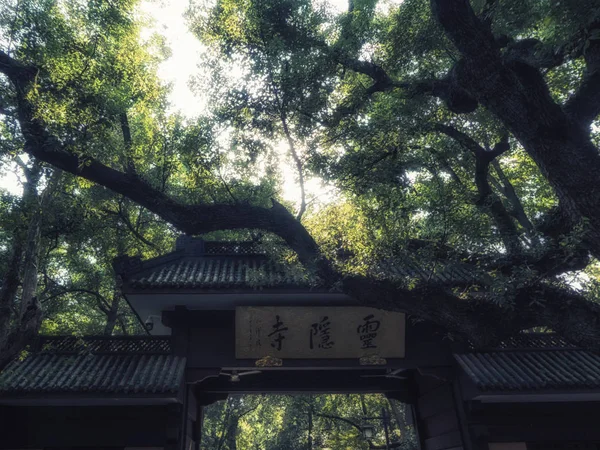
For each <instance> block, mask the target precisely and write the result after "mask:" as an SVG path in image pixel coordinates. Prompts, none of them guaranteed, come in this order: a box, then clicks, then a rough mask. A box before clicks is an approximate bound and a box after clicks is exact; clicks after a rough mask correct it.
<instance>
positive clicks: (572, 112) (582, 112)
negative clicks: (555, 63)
mask: <svg viewBox="0 0 600 450" xmlns="http://www.w3.org/2000/svg"><path fill="white" fill-rule="evenodd" d="M598 33H600V20H599V21H596V22H595V23H593V24H592V25H591V26H590V27H589V28H587V29H586V34H585V36H584V37H583V39H582V40H583V43H582V44H581V47H582V53H583V57H584V60H585V63H586V68H585V72H584V74H583V79H582V81H581V85H580V86H579V88H578V89H577V91H576V92H575V93H574V94H573V95H572V96H571V98H570V99H569V100H568V101H567V103H566V104H565V107H564V108H565V111H566V112H567V114H568V115H569V116H570V117H571V118H572V119H573V120H575V121H576V122H579V123H581V124H583V126H584V127H589V125H590V124H591V122H592V121H593V120H595V119H596V118H597V117H598V115H599V114H600V39H599V37H598V36H597V34H598ZM594 34H596V35H594Z"/></svg>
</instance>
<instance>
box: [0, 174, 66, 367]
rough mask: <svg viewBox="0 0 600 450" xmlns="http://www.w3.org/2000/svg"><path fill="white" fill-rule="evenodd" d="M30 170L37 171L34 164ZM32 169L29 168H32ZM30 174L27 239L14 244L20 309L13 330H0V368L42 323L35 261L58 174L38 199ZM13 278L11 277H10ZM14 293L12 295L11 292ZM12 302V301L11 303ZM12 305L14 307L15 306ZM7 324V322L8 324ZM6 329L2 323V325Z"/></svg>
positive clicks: (53, 176) (12, 287) (36, 263)
mask: <svg viewBox="0 0 600 450" xmlns="http://www.w3.org/2000/svg"><path fill="white" fill-rule="evenodd" d="M34 169H36V170H37V169H39V166H38V163H36V166H34ZM32 170H33V169H32ZM33 173H34V172H32V173H30V175H29V176H30V177H31V182H30V181H29V180H28V186H27V187H26V189H27V191H26V192H25V193H24V202H25V203H29V205H27V209H28V210H29V214H30V220H29V226H28V230H27V238H26V241H25V242H24V243H19V242H16V243H15V245H16V247H17V249H18V247H21V248H22V250H23V251H24V256H23V275H22V282H21V285H22V289H21V301H20V303H21V304H20V306H19V307H18V308H17V307H15V308H14V310H15V316H16V317H14V322H15V323H14V327H13V329H12V330H6V329H4V330H1V332H2V337H3V340H2V341H0V368H2V367H4V366H5V365H6V364H7V363H8V362H9V361H10V360H11V359H12V358H14V357H15V356H16V355H17V354H18V353H19V352H20V351H21V350H22V349H23V348H25V346H26V345H27V344H28V343H29V341H30V340H31V339H32V338H33V337H34V336H35V335H36V334H37V333H38V330H39V328H40V325H41V324H42V310H41V305H40V303H39V302H38V300H37V297H36V291H37V285H38V260H39V253H40V241H41V227H42V221H43V215H44V209H45V208H46V207H47V205H48V201H49V199H50V198H51V195H52V191H53V190H54V188H55V187H56V184H57V182H58V179H59V177H60V171H55V172H54V173H53V175H52V177H51V179H50V181H49V183H48V186H47V187H46V189H45V190H44V192H43V193H42V195H41V196H38V195H37V181H38V180H39V177H38V176H37V175H38V174H39V172H37V174H36V176H35V178H33ZM11 276H13V277H14V274H13V275H11ZM14 282H15V280H14V279H13V280H11V287H10V289H11V290H14ZM14 293H15V294H16V292H14ZM14 301H15V299H14V298H13V299H12V302H13V303H14ZM15 306H16V305H15ZM9 323H10V322H9ZM4 326H6V324H4Z"/></svg>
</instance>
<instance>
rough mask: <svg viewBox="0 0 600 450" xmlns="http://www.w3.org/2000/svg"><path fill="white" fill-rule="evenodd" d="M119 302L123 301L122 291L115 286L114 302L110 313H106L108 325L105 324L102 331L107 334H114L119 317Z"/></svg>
mask: <svg viewBox="0 0 600 450" xmlns="http://www.w3.org/2000/svg"><path fill="white" fill-rule="evenodd" d="M119 303H121V291H120V290H119V288H118V287H115V289H114V292H113V298H112V302H111V304H110V308H109V310H108V313H107V314H106V325H104V331H103V333H102V334H104V335H105V336H110V335H111V334H113V331H114V329H115V326H116V324H117V319H118V318H119Z"/></svg>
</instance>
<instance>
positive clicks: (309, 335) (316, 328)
mask: <svg viewBox="0 0 600 450" xmlns="http://www.w3.org/2000/svg"><path fill="white" fill-rule="evenodd" d="M404 330H405V316H404V314H403V313H399V312H392V311H382V310H379V309H373V308H363V307H343V306H335V307H280V306H257V307H239V308H236V313H235V333H236V337H235V357H236V358H238V359H258V358H263V357H265V356H274V357H276V358H282V359H313V358H314V359H324V358H327V359H340V358H359V359H360V358H365V357H377V358H404Z"/></svg>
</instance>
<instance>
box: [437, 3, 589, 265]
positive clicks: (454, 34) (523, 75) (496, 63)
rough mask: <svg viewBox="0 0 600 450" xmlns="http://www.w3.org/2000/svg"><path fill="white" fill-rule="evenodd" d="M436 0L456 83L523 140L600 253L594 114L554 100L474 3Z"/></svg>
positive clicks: (539, 76) (532, 69)
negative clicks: (508, 54)
mask: <svg viewBox="0 0 600 450" xmlns="http://www.w3.org/2000/svg"><path fill="white" fill-rule="evenodd" d="M431 4H432V10H433V13H434V16H435V17H436V18H437V20H438V21H439V23H440V24H441V25H442V27H443V28H444V30H445V32H446V35H447V36H448V37H449V38H450V40H451V41H452V42H453V43H454V44H455V45H456V47H457V48H458V50H459V51H460V52H461V54H462V55H463V60H461V61H460V62H459V63H458V64H457V66H456V67H455V68H454V75H455V78H456V83H457V84H458V85H459V86H460V87H461V88H463V89H465V90H466V91H468V92H469V93H470V94H471V95H472V96H473V97H474V98H475V99H476V100H477V101H478V102H479V103H480V104H481V105H483V106H484V107H485V108H487V109H488V110H489V111H491V112H492V113H493V114H495V115H496V117H498V119H500V121H501V122H502V123H503V124H504V126H505V127H506V128H507V129H508V130H509V131H510V132H511V133H512V134H513V135H514V136H515V137H516V138H517V140H518V141H519V142H520V143H521V144H522V145H523V147H524V148H525V150H526V151H527V153H528V154H529V155H530V156H531V157H532V159H533V160H534V161H535V162H536V164H537V165H538V167H539V168H540V170H541V172H542V173H543V175H544V176H545V177H546V178H547V179H548V181H549V182H550V184H551V185H552V187H553V188H554V191H555V192H556V194H557V196H558V198H559V199H560V202H561V205H562V206H563V207H564V209H565V211H566V212H567V214H568V218H569V219H570V221H571V225H572V226H574V225H576V224H578V223H581V222H582V221H583V222H585V223H584V225H585V228H586V236H585V238H586V242H587V244H588V246H589V248H590V251H591V252H592V253H593V254H594V256H596V257H597V258H600V184H598V182H597V174H598V173H600V155H599V153H598V149H597V148H596V147H595V146H594V144H593V143H592V141H591V140H590V134H589V128H590V121H591V120H592V119H593V115H590V114H586V115H585V118H586V119H585V120H584V119H582V118H581V117H580V115H579V114H577V111H572V112H571V113H570V114H567V111H568V110H569V108H565V109H563V108H561V106H559V105H557V104H556V103H555V102H554V100H553V99H552V97H551V95H550V92H549V89H548V87H547V84H546V82H545V80H544V78H543V76H542V74H541V73H540V71H539V70H538V69H537V68H535V67H532V66H530V65H528V64H526V63H524V62H519V61H510V60H504V59H503V57H502V55H501V53H500V51H499V48H498V46H497V44H496V41H495V39H494V36H493V35H492V33H491V31H490V29H489V27H488V26H487V25H486V24H484V23H482V22H481V21H480V20H479V19H478V18H477V17H476V16H475V13H474V12H473V10H472V8H471V6H470V4H469V1H468V0H431ZM588 86H589V85H585V86H584V85H582V88H583V87H588ZM574 97H576V98H577V97H578V95H577V93H576V94H575V95H574ZM567 106H569V105H567ZM581 108H583V106H581V105H580V108H579V109H581ZM595 108H596V110H597V105H596V106H595Z"/></svg>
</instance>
